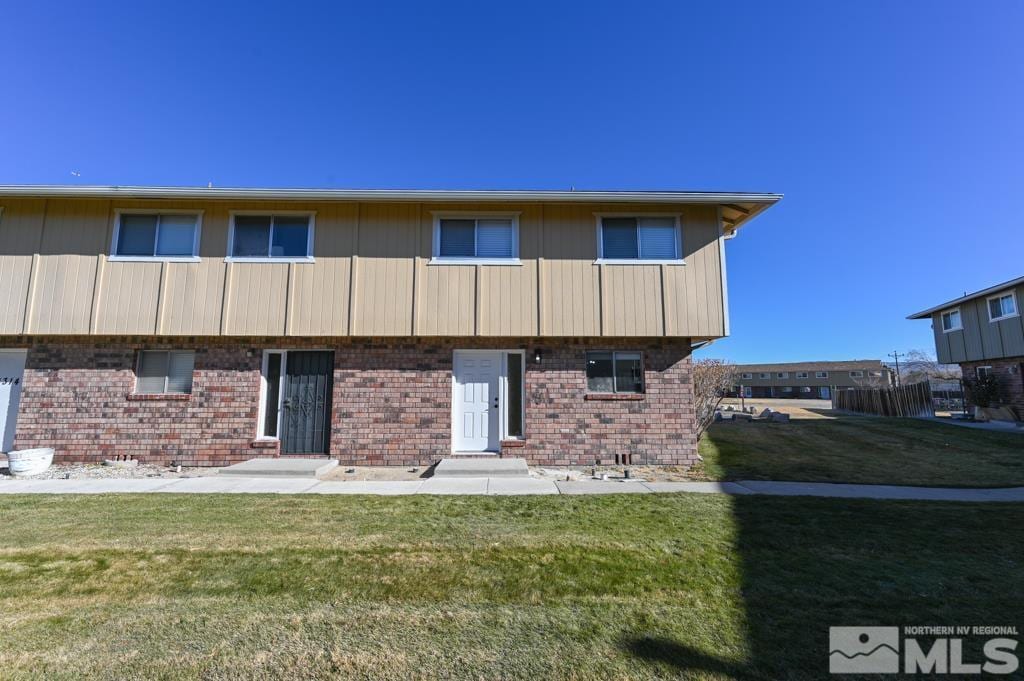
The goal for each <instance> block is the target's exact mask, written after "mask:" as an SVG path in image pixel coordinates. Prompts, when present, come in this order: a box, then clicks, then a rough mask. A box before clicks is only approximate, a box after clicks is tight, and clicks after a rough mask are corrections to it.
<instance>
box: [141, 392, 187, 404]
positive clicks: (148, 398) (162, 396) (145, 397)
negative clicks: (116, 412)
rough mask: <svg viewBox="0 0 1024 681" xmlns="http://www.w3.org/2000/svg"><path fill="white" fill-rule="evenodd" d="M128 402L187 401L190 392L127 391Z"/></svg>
mask: <svg viewBox="0 0 1024 681" xmlns="http://www.w3.org/2000/svg"><path fill="white" fill-rule="evenodd" d="M125 399H127V400H128V401H129V402H188V401H189V400H191V399H192V393H128V394H127V395H125Z"/></svg>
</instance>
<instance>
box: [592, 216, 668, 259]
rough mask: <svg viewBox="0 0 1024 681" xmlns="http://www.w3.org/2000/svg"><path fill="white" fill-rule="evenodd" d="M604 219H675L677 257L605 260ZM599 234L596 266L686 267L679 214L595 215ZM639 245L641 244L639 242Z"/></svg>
mask: <svg viewBox="0 0 1024 681" xmlns="http://www.w3.org/2000/svg"><path fill="white" fill-rule="evenodd" d="M604 218H674V219H675V221H676V257H675V258H671V259H664V258H659V259H643V258H605V257H604V239H603V238H602V234H601V220H602V219H604ZM594 220H595V229H596V230H597V231H596V234H597V260H595V261H594V264H595V265H685V264H686V261H685V260H684V259H683V223H682V216H681V215H680V214H679V213H643V212H641V213H594ZM638 244H639V242H638Z"/></svg>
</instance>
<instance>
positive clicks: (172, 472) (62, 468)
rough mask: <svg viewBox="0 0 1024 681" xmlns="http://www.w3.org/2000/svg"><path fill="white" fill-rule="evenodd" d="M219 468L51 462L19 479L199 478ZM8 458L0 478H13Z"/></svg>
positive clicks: (1, 466) (0, 464)
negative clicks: (39, 470) (179, 469)
mask: <svg viewBox="0 0 1024 681" xmlns="http://www.w3.org/2000/svg"><path fill="white" fill-rule="evenodd" d="M219 470H220V469H219V468H212V467H205V466H204V467H201V468H200V467H196V468H185V467H182V469H181V471H180V472H179V471H178V470H177V469H176V468H169V467H167V466H156V465H153V464H145V463H140V464H138V465H137V466H104V465H102V464H54V465H52V466H50V467H49V468H48V469H47V470H45V471H43V472H42V473H40V474H39V475H25V476H20V477H18V478H17V479H18V480H102V479H105V480H109V479H124V480H130V479H137V478H199V477H204V476H207V475H216V474H217V471H219ZM13 479H15V478H14V476H12V475H11V473H10V470H8V468H7V460H6V459H0V480H13Z"/></svg>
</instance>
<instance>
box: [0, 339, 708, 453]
mask: <svg viewBox="0 0 1024 681" xmlns="http://www.w3.org/2000/svg"><path fill="white" fill-rule="evenodd" d="M19 344H20V346H21V347H25V346H28V347H29V353H28V361H27V365H26V371H25V379H24V383H23V386H24V388H23V393H22V400H21V406H20V410H19V417H18V425H17V436H16V442H15V446H16V447H17V448H27V447H37V446H50V447H54V448H56V449H57V457H58V461H65V462H68V461H100V460H102V459H104V458H109V457H111V456H113V455H123V454H131V455H133V456H135V457H137V458H139V459H141V460H143V461H152V462H158V463H164V462H169V461H180V462H181V463H182V464H184V465H223V464H226V463H230V462H235V461H241V460H245V459H248V458H251V457H253V456H269V455H275V454H276V449H275V448H270V449H267V448H265V447H261V446H260V444H261V443H258V442H255V441H254V438H255V435H256V429H257V422H258V402H259V386H260V366H261V362H262V350H263V348H282V347H286V348H293V349H304V348H316V349H333V350H334V353H335V364H334V388H333V395H332V402H333V408H332V418H331V445H330V454H331V456H333V457H336V458H339V459H340V460H341V462H342V463H343V464H363V465H412V464H416V465H426V464H430V463H432V462H434V461H436V460H437V459H439V458H441V457H442V456H445V455H447V454H448V453H449V451H450V442H451V390H452V387H451V385H452V384H451V371H452V351H453V349H455V348H496V349H497V348H501V349H526V350H527V363H526V374H525V384H526V390H525V395H524V400H525V435H526V438H525V442H523V443H508V445H507V446H505V447H503V449H504V450H505V453H506V455H514V456H525V457H526V458H527V460H529V461H530V462H531V463H535V464H544V465H585V464H591V463H593V462H594V460H595V459H601V460H602V461H604V462H608V463H611V462H613V461H614V460H615V457H616V455H617V454H618V455H621V454H626V453H628V454H630V455H632V458H633V461H634V462H635V463H641V462H647V463H661V464H681V465H689V464H691V463H693V462H694V461H695V460H696V438H695V435H694V423H693V421H694V412H693V392H692V377H691V373H690V368H691V365H690V356H689V355H690V350H689V346H690V344H689V341H688V340H686V339H642V340H637V339H632V340H626V339H615V340H610V339H582V338H581V339H557V340H555V339H398V340H396V339H335V338H332V339H315V338H310V339H290V338H289V339H280V338H246V339H219V338H218V339H207V338H181V339H161V340H160V341H159V342H153V341H152V340H150V339H146V338H105V339H96V338H79V337H75V338H42V339H34V340H32V341H31V342H29V341H27V340H26V339H11V338H8V339H0V347H19ZM142 348H145V349H161V348H169V349H195V351H196V361H195V373H194V374H193V388H192V394H191V395H190V396H188V397H187V398H185V399H182V398H180V397H179V398H171V399H168V398H163V399H161V398H147V399H144V400H141V399H136V398H133V397H132V396H131V393H132V391H133V388H134V383H135V374H134V365H135V358H136V355H137V352H138V350H139V349H142ZM537 348H540V349H541V353H542V358H543V359H542V361H541V363H540V364H536V363H534V362H533V360H532V357H533V351H534V350H535V349H537ZM591 348H602V349H634V350H635V349H640V350H643V351H644V358H645V381H646V383H645V385H646V393H645V394H644V395H643V396H642V398H641V399H618V400H598V399H593V396H590V397H589V398H588V396H587V394H586V375H585V351H586V350H587V349H591ZM262 444H265V443H262ZM519 444H521V445H522V446H514V445H519Z"/></svg>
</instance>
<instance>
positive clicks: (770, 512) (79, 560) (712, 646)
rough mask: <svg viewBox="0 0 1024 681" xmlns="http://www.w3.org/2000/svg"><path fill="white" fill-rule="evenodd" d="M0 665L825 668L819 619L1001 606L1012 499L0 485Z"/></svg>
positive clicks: (276, 670) (1016, 529)
mask: <svg viewBox="0 0 1024 681" xmlns="http://www.w3.org/2000/svg"><path fill="white" fill-rule="evenodd" d="M0 513H2V515H3V518H4V529H3V531H2V532H0V631H3V632H4V636H3V645H2V646H0V669H2V670H3V671H2V672H0V675H2V676H3V677H4V678H43V677H45V678H58V679H59V678H67V679H72V678H81V677H83V676H90V677H94V676H99V677H108V678H115V677H116V678H138V677H147V678H150V677H162V678H206V679H216V678H267V677H275V676H284V677H291V678H327V677H362V678H393V679H406V678H436V677H439V676H443V677H447V678H488V679H489V678H498V677H504V678H510V679H532V680H537V679H547V678H562V679H582V678H656V677H676V676H682V677H684V678H695V679H748V678H751V679H822V678H826V677H827V665H828V643H827V641H828V627H829V626H830V625H840V624H842V625H848V624H878V625H886V624H1007V623H1019V618H1020V614H1021V613H1022V612H1024V593H1022V590H1021V589H1020V585H1021V584H1024V554H1022V553H1021V550H1020V547H1021V546H1022V543H1024V542H1022V539H1024V537H1022V533H1024V531H1022V528H1024V505H1011V504H990V505H969V504H938V503H920V502H878V501H861V500H840V499H809V498H790V499H787V498H771V497H737V498H730V497H725V496H718V495H713V496H705V495H643V496H630V495H613V496H601V497H530V498H523V497H519V498H517V497H497V498H495V497H490V498H489V497H400V498H384V497H349V496H344V497H341V496H338V497H319V496H283V497H279V496H248V495H217V496H213V495H195V496H185V495H182V496H177V495H158V494H153V495H136V496H128V495H122V496H117V495H108V496H60V497H56V496H29V495H25V496H6V495H5V496H2V497H0Z"/></svg>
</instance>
